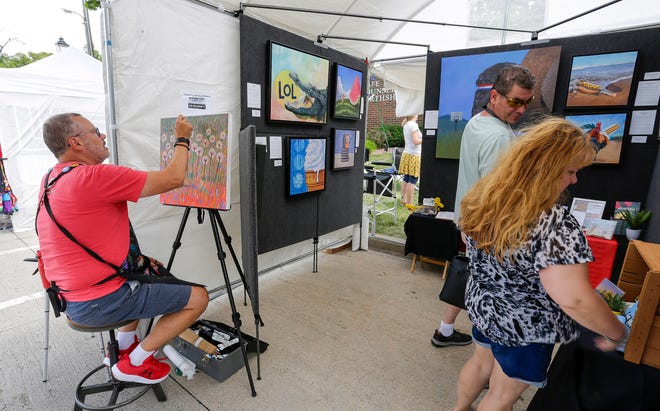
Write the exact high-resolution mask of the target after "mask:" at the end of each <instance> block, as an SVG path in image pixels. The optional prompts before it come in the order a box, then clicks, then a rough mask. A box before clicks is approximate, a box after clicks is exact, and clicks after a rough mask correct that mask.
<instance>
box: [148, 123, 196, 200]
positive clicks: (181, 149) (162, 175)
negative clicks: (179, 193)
mask: <svg viewBox="0 0 660 411" xmlns="http://www.w3.org/2000/svg"><path fill="white" fill-rule="evenodd" d="M174 135H175V136H176V137H177V138H179V137H185V138H190V136H191V135H192V125H191V124H190V123H189V122H188V120H187V119H186V118H185V117H184V116H182V115H179V117H177V119H176V124H175V125H174ZM189 150H190V147H189V146H188V144H186V143H177V144H176V145H175V146H174V156H173V157H172V161H171V162H170V164H168V166H167V167H165V169H163V170H161V171H149V172H147V181H146V182H145V183H144V187H142V192H141V193H140V198H142V197H149V196H152V195H156V194H161V193H165V192H168V191H170V190H173V189H175V188H178V187H181V186H182V185H183V181H184V179H185V177H186V169H187V167H188V151H189Z"/></svg>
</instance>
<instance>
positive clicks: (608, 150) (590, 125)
mask: <svg viewBox="0 0 660 411" xmlns="http://www.w3.org/2000/svg"><path fill="white" fill-rule="evenodd" d="M566 120H568V121H571V122H573V123H575V124H576V125H577V126H578V127H580V128H581V129H582V130H584V132H585V135H586V138H587V139H588V140H589V141H590V142H591V143H592V144H593V145H594V148H595V149H596V155H595V157H594V164H619V158H620V157H621V146H622V145H623V136H624V134H623V129H624V127H625V125H626V113H613V114H584V115H576V116H566Z"/></svg>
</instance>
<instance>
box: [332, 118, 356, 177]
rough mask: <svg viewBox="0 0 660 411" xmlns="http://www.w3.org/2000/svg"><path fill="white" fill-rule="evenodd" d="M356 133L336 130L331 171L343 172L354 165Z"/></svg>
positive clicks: (348, 130) (347, 130) (349, 130)
mask: <svg viewBox="0 0 660 411" xmlns="http://www.w3.org/2000/svg"><path fill="white" fill-rule="evenodd" d="M356 138H357V132H356V131H355V130H351V129H340V128H336V129H335V132H334V139H333V141H334V144H333V150H332V169H333V170H343V169H347V168H351V167H353V166H354V165H355V139H356Z"/></svg>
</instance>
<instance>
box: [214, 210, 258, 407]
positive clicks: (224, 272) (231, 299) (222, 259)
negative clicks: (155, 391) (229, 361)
mask: <svg viewBox="0 0 660 411" xmlns="http://www.w3.org/2000/svg"><path fill="white" fill-rule="evenodd" d="M209 215H210V216H211V230H213V239H214V240H215V247H216V250H217V252H218V259H219V260H220V266H221V268H222V275H223V277H224V280H225V287H226V288H227V298H228V299H229V305H230V306H231V312H232V316H231V318H232V321H233V323H234V328H235V329H236V334H238V342H239V345H240V346H241V351H242V352H243V362H244V363H245V371H246V372H247V376H248V380H249V382H250V389H251V390H252V396H253V397H256V395H257V392H256V391H255V389H254V381H253V380H252V373H251V372H250V363H249V362H248V358H247V349H246V346H245V342H244V341H243V334H242V332H241V315H240V314H239V313H238V312H237V311H236V303H235V302H234V295H233V291H232V288H231V283H230V282H229V273H228V272H227V265H226V264H225V258H226V254H225V252H224V251H223V249H222V243H221V241H220V233H219V231H218V226H220V225H221V221H222V220H221V218H220V214H219V213H218V210H209ZM228 245H229V244H228ZM230 248H231V247H230Z"/></svg>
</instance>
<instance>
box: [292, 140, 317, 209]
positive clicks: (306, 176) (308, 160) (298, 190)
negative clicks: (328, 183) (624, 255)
mask: <svg viewBox="0 0 660 411" xmlns="http://www.w3.org/2000/svg"><path fill="white" fill-rule="evenodd" d="M286 148H287V163H288V164H287V170H288V172H289V178H288V180H287V181H288V184H287V195H288V196H296V195H300V194H306V193H311V192H314V191H323V190H325V159H326V139H325V138H323V137H289V138H288V139H287V143H286Z"/></svg>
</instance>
